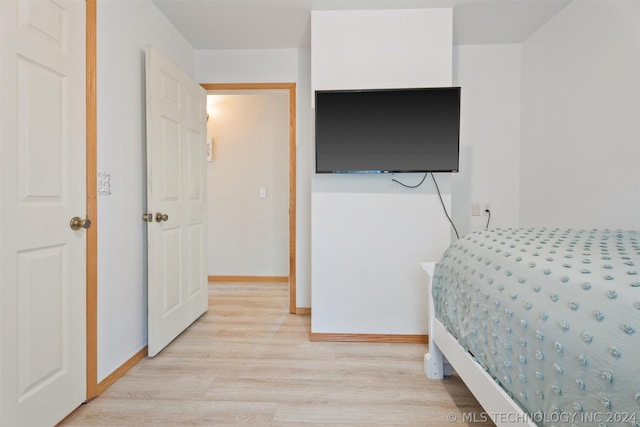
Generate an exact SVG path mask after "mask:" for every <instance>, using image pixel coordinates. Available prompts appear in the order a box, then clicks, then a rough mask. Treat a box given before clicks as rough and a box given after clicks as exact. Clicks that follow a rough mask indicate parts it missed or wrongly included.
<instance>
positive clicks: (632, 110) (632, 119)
mask: <svg viewBox="0 0 640 427" xmlns="http://www.w3.org/2000/svg"><path fill="white" fill-rule="evenodd" d="M522 58H523V60H522V64H523V65H522V71H523V77H522V147H521V165H520V182H521V185H520V224H521V225H522V226H560V227H574V228H578V227H586V228H591V227H609V228H635V229H637V228H638V227H639V226H640V220H639V218H640V178H639V177H638V176H639V175H638V170H639V169H638V159H640V143H639V141H640V3H638V2H634V1H614V2H606V1H588V2H587V1H585V2H583V1H574V2H572V3H571V4H569V5H568V6H567V7H566V8H565V9H563V10H562V11H561V12H560V13H559V14H558V15H556V16H555V17H554V18H553V19H552V20H551V21H549V22H548V23H547V24H545V25H544V26H543V27H542V28H540V30H538V31H537V32H536V33H535V34H534V35H533V36H531V37H530V38H529V39H528V40H526V41H525V43H524V44H523V48H522Z"/></svg>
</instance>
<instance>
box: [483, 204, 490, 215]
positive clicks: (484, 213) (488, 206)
mask: <svg viewBox="0 0 640 427" xmlns="http://www.w3.org/2000/svg"><path fill="white" fill-rule="evenodd" d="M490 210H491V205H489V204H488V203H485V204H484V205H482V216H489V212H487V211H490Z"/></svg>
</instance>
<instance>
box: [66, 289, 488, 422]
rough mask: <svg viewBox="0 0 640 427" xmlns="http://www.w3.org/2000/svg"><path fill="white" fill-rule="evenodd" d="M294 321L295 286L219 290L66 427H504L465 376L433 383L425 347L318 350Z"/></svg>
mask: <svg viewBox="0 0 640 427" xmlns="http://www.w3.org/2000/svg"><path fill="white" fill-rule="evenodd" d="M287 311H288V285H287V284H285V283H211V284H209V311H208V312H207V313H206V314H205V315H204V316H203V317H202V318H200V319H199V320H198V321H197V322H196V323H194V324H193V325H192V326H191V327H190V328H189V329H188V330H187V331H185V332H184V333H183V334H182V335H181V336H179V337H178V338H177V339H176V340H175V341H174V342H173V343H171V344H170V345H169V346H168V347H167V348H165V349H164V350H163V351H162V352H161V353H160V354H159V355H158V356H156V357H155V358H153V359H149V358H147V359H145V360H143V361H141V362H140V363H138V364H137V365H136V366H134V367H133V368H132V369H131V370H130V371H129V372H128V373H127V374H126V375H124V376H123V377H122V378H120V379H119V380H118V381H117V382H116V383H115V384H114V385H112V386H111V387H110V388H109V389H108V390H107V391H105V392H104V393H103V394H102V395H101V396H99V397H98V398H96V399H95V400H93V401H92V402H90V403H88V404H86V405H83V406H81V407H80V408H78V410H76V411H75V412H74V413H73V414H71V415H70V416H69V417H68V418H67V419H66V420H64V421H63V422H62V423H61V424H60V425H61V426H64V427H67V426H110V427H112V426H161V425H162V426H165V425H171V426H185V425H201V426H278V427H288V426H296V427H298V426H314V427H316V426H317V427H320V426H345V427H346V426H363V427H364V426H366V427H372V426H407V427H409V426H411V427H413V426H462V425H473V426H481V425H493V424H492V423H491V422H485V423H481V422H478V421H481V420H483V418H484V414H483V412H482V409H481V408H480V406H479V404H478V403H477V401H476V400H475V399H474V397H473V396H472V395H471V393H470V392H469V390H468V389H467V388H466V387H465V386H464V384H463V383H462V381H461V380H460V379H459V378H457V377H455V376H453V377H449V378H447V379H445V380H444V381H435V380H427V379H426V378H425V376H424V374H423V371H422V360H423V359H422V358H423V355H424V353H425V352H426V351H427V346H426V345H423V344H386V343H345V342H311V341H309V339H308V334H309V331H310V316H309V315H295V314H288V312H287ZM451 414H453V415H451ZM465 416H466V417H468V418H467V422H464V421H463V418H464V417H465ZM452 417H455V418H456V421H452ZM469 420H470V421H469Z"/></svg>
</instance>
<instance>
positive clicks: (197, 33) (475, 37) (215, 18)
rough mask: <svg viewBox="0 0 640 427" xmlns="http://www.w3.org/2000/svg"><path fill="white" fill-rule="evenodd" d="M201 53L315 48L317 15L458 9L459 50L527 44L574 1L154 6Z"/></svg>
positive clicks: (359, 0)
mask: <svg viewBox="0 0 640 427" xmlns="http://www.w3.org/2000/svg"><path fill="white" fill-rule="evenodd" d="M153 2H154V3H155V4H156V6H157V7H158V8H159V9H160V11H161V12H162V13H164V15H165V16H166V17H167V18H168V19H169V20H170V21H171V22H172V23H173V25H174V26H175V27H176V28H177V29H178V31H180V32H181V33H182V34H183V35H184V36H185V38H186V39H187V40H188V41H189V42H190V43H191V45H192V46H193V47H194V48H195V49H287V48H305V47H309V46H310V21H311V11H312V10H349V9H409V8H433V7H451V8H453V20H454V22H453V32H454V34H453V41H454V44H486V43H491V44H496V43H522V42H523V41H524V40H525V39H526V38H527V37H529V36H530V35H531V34H532V33H534V32H535V31H536V30H537V29H538V28H539V27H540V26H542V25H543V24H544V23H545V22H547V21H548V20H549V19H551V18H552V17H553V16H555V15H556V14H557V13H558V12H559V11H560V10H562V9H563V8H564V7H565V6H567V4H569V3H570V2H571V0H153Z"/></svg>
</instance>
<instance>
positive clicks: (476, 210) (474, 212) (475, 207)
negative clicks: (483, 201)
mask: <svg viewBox="0 0 640 427" xmlns="http://www.w3.org/2000/svg"><path fill="white" fill-rule="evenodd" d="M471 216H480V203H474V204H472V205H471Z"/></svg>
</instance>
